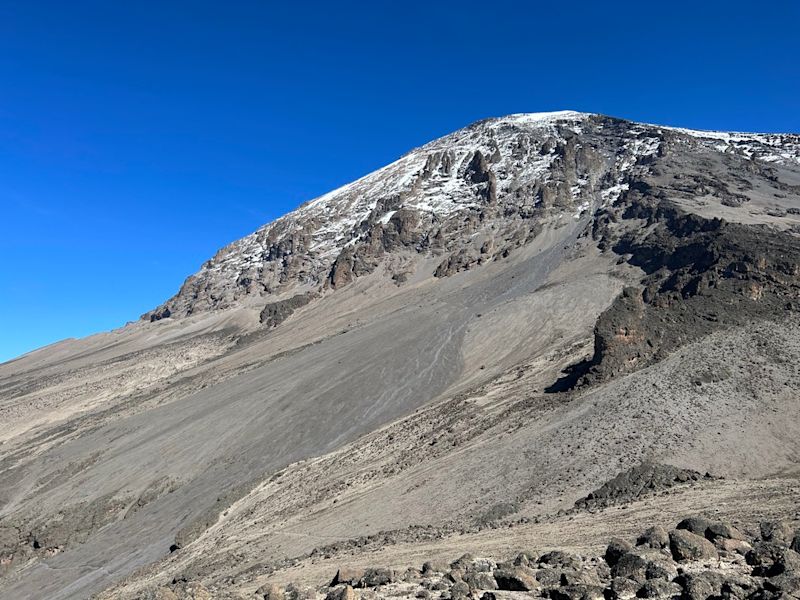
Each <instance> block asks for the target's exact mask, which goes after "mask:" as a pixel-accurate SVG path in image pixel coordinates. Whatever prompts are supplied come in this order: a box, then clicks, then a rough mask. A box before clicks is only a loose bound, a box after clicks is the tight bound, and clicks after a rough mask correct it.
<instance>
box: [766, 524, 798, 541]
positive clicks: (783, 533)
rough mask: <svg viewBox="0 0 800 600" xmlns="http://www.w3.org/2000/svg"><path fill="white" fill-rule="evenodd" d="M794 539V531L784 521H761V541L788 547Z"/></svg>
mask: <svg viewBox="0 0 800 600" xmlns="http://www.w3.org/2000/svg"><path fill="white" fill-rule="evenodd" d="M793 538H794V530H793V529H792V528H791V526H790V525H789V524H788V523H787V522H786V521H762V522H761V539H762V540H764V541H765V542H773V543H776V544H782V545H784V546H788V545H789V544H791V543H792V539H793Z"/></svg>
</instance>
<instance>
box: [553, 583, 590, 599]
mask: <svg viewBox="0 0 800 600" xmlns="http://www.w3.org/2000/svg"><path fill="white" fill-rule="evenodd" d="M547 597H548V598H550V599H551V600H603V588H602V587H600V586H598V585H565V586H562V587H559V588H554V589H551V590H547Z"/></svg>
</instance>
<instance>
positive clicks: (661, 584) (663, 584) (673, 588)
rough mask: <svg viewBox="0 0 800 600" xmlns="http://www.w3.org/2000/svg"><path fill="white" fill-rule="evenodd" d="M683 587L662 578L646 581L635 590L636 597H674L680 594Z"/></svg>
mask: <svg viewBox="0 0 800 600" xmlns="http://www.w3.org/2000/svg"><path fill="white" fill-rule="evenodd" d="M682 591H683V588H681V586H679V585H678V584H677V583H673V582H671V581H666V580H664V579H652V580H650V581H647V582H646V583H645V584H644V585H643V586H642V587H640V588H639V589H638V590H637V592H636V597H637V598H675V597H677V596H680V595H681V592H682Z"/></svg>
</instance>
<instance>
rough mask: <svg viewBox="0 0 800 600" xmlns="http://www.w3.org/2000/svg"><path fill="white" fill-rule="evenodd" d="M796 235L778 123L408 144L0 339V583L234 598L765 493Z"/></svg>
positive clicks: (591, 543)
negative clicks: (167, 274) (365, 170)
mask: <svg viewBox="0 0 800 600" xmlns="http://www.w3.org/2000/svg"><path fill="white" fill-rule="evenodd" d="M798 233H800V136H798V135H792V134H745V133H720V132H702V131H691V130H685V129H677V128H670V127H663V126H656V125H647V124H641V123H633V122H630V121H625V120H622V119H616V118H611V117H606V116H602V115H594V114H585V113H576V112H571V111H563V112H557V113H536V114H521V115H511V116H508V117H502V118H498V119H488V120H484V121H480V122H478V123H475V124H473V125H470V126H469V127H466V128H464V129H462V130H459V131H457V132H455V133H453V134H450V135H448V136H445V137H443V138H441V139H438V140H435V141H433V142H431V143H429V144H427V145H425V146H423V147H421V148H418V149H415V150H413V151H411V152H409V153H408V154H406V155H405V156H403V157H401V158H400V159H398V160H397V161H395V162H394V163H392V164H390V165H388V166H386V167H384V168H383V169H380V170H378V171H376V172H374V173H372V174H369V175H367V176H365V177H363V178H361V179H359V180H357V181H355V182H353V183H351V184H348V185H346V186H344V187H342V188H340V189H338V190H334V191H333V192H330V193H328V194H326V195H324V196H322V197H320V198H317V199H315V200H312V201H311V202H308V203H306V204H304V205H303V206H301V207H300V208H298V209H297V210H296V211H293V212H291V213H289V214H288V215H286V216H284V217H282V218H280V219H278V220H276V221H274V222H272V223H269V224H267V225H265V226H263V227H261V228H260V229H258V230H257V231H256V232H254V233H253V234H251V235H249V236H247V237H245V238H243V239H241V240H238V241H236V242H233V243H232V244H230V245H229V246H226V247H225V248H223V249H221V250H220V251H219V252H218V253H217V254H216V255H215V256H214V257H213V258H211V259H210V260H209V261H207V262H206V263H205V264H203V266H202V267H201V269H200V271H199V272H198V273H196V274H194V275H192V276H190V277H189V278H188V279H187V280H186V281H185V282H184V284H183V285H182V286H181V288H180V290H179V291H178V293H177V294H176V295H175V296H173V297H172V298H170V299H168V300H167V301H166V302H164V303H163V304H162V305H160V306H158V307H156V308H155V309H153V310H152V311H150V312H148V313H147V314H145V315H143V316H142V318H141V319H140V320H139V321H137V322H134V323H131V324H129V325H128V326H126V327H124V328H122V329H119V330H116V331H112V332H108V333H104V334H99V335H96V336H92V337H89V338H86V339H83V340H68V341H64V342H61V343H58V344H54V345H52V346H48V347H46V348H42V349H40V350H37V351H35V352H32V353H29V354H27V355H25V356H22V357H20V358H18V359H16V360H14V361H11V362H8V363H5V364H3V365H0V414H2V419H0V441H2V445H0V464H1V465H2V468H0V597H2V598H22V597H48V598H85V597H88V596H89V595H91V594H97V595H98V597H100V598H151V597H152V598H155V597H163V598H167V597H170V596H169V595H168V594H173V596H172V597H175V595H176V594H183V595H184V597H197V598H200V597H204V596H203V594H205V593H207V594H209V595H208V596H205V597H214V598H227V597H230V598H240V597H246V598H252V597H255V596H254V595H253V594H254V592H255V591H256V590H257V589H259V588H260V587H261V586H263V585H264V584H265V583H269V582H277V583H282V584H286V583H287V582H289V581H292V582H295V583H296V584H297V585H305V586H308V585H314V586H318V585H320V584H322V583H327V581H326V580H330V579H331V578H332V577H333V575H334V574H335V573H336V570H337V569H338V568H339V567H342V566H355V567H358V568H362V567H364V566H370V565H374V564H376V562H379V563H382V564H386V565H391V566H393V567H396V568H401V567H404V566H410V565H411V564H412V563H413V564H416V562H419V564H421V562H422V559H423V558H425V559H427V558H428V557H431V558H433V559H437V560H447V561H451V560H453V559H454V558H457V556H460V555H461V554H463V553H464V552H465V551H467V550H470V551H477V552H483V553H487V554H492V555H498V554H504V553H506V554H507V553H508V552H509V551H510V550H511V544H515V545H517V547H518V549H519V546H524V547H525V549H529V548H531V547H532V546H534V545H537V546H538V547H541V548H542V549H554V548H571V549H576V548H578V549H591V550H596V549H597V547H598V544H600V543H601V541H604V540H606V539H607V537H608V536H609V535H613V534H615V533H621V531H620V529H621V528H622V529H624V530H625V531H628V532H634V531H637V530H639V529H641V525H642V523H643V522H644V520H648V522H651V521H652V522H657V523H660V524H662V525H667V521H669V520H671V519H674V518H675V517H677V516H678V515H679V514H680V513H681V512H684V511H696V510H699V509H700V508H701V507H703V508H706V507H709V506H713V507H714V510H715V511H717V512H718V513H720V514H721V515H722V516H724V517H725V518H726V519H733V520H734V521H736V522H739V521H741V522H750V521H757V520H759V519H761V518H762V517H780V516H785V514H786V512H787V511H790V510H791V509H789V508H787V507H791V506H792V500H791V498H793V497H794V498H796V495H795V494H796V489H797V486H798V485H800V481H798V477H800V470H799V469H798V457H800V411H798V404H797V397H798V388H800V378H798V367H797V365H798V364H800V335H798V333H800V324H799V323H798V319H797V311H798V308H799V307H800V239H799V238H798ZM642 465H645V466H644V467H643V466H642ZM648 465H655V466H652V467H651V466H648ZM706 472H708V473H709V476H708V477H704V476H702V475H699V474H705V473H706ZM693 474H698V475H693ZM673 488H674V489H673ZM620 490H621V491H620ZM765 490H766V491H765ZM598 498H600V499H602V501H601V500H598ZM765 498H766V499H765ZM627 505H630V506H631V507H632V510H633V514H629V513H626V514H625V515H624V518H623V516H622V515H621V514H620V513H619V511H620V510H622V508H621V507H622V506H627ZM636 515H640V516H639V517H637V516H636ZM793 518H795V519H796V518H797V515H794V517H793ZM576 523H579V524H581V527H582V528H583V529H581V530H580V531H581V532H582V533H581V535H582V536H584V537H581V538H576V537H575V536H577V535H578V534H577V533H576V531H577V530H576V529H575V527H576ZM565 532H572V533H570V534H569V535H572V536H573V537H571V538H570V537H564V535H566V533H565ZM192 586H195V587H192ZM290 589H292V590H294V592H291V593H289V595H290V596H291V597H292V598H293V599H295V598H296V599H297V600H299V599H300V598H301V597H306V596H307V595H308V594H306V596H303V594H304V593H305V592H303V593H301V592H300V591H298V589H299V588H290ZM187 590H189V591H187ZM191 590H194V591H191ZM202 590H206V591H202ZM208 590H210V591H208ZM159 594H161V595H160V596H159ZM292 594H294V595H292ZM261 597H264V596H263V594H262V596H261ZM273 600H274V599H273Z"/></svg>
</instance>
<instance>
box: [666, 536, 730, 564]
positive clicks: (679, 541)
mask: <svg viewBox="0 0 800 600" xmlns="http://www.w3.org/2000/svg"><path fill="white" fill-rule="evenodd" d="M669 549H670V551H671V552H672V558H674V559H675V560H678V561H682V560H705V559H716V558H719V553H718V552H717V549H716V548H715V547H714V544H712V543H711V542H709V541H708V540H707V539H706V538H704V537H700V536H699V535H697V534H694V533H692V532H690V531H688V530H686V529H675V530H673V531H671V532H670V534H669Z"/></svg>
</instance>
